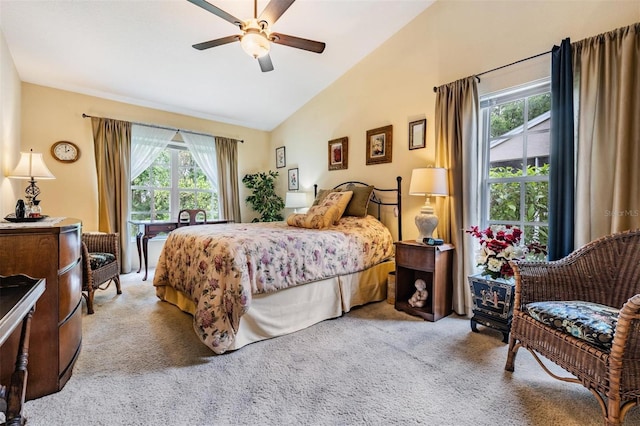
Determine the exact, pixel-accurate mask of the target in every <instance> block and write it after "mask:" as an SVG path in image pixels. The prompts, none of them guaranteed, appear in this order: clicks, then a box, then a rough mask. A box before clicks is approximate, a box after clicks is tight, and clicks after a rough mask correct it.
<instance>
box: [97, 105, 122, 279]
mask: <svg viewBox="0 0 640 426" xmlns="http://www.w3.org/2000/svg"><path fill="white" fill-rule="evenodd" d="M91 126H92V128H93V144H94V152H95V157H96V172H97V175H98V230H99V231H101V232H107V233H113V232H118V233H119V234H120V253H121V254H122V255H121V270H122V272H123V273H127V272H129V271H131V261H130V260H129V244H128V242H127V239H128V231H127V214H128V211H129V190H130V183H131V179H130V164H131V163H130V153H131V123H129V122H127V121H118V120H111V119H108V118H98V117H92V118H91Z"/></svg>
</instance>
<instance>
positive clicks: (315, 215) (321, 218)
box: [287, 206, 339, 229]
mask: <svg viewBox="0 0 640 426" xmlns="http://www.w3.org/2000/svg"><path fill="white" fill-rule="evenodd" d="M338 214H339V209H338V207H337V206H312V207H310V208H309V211H307V213H305V214H295V213H294V214H291V215H289V217H287V225H289V226H296V227H298V228H307V229H324V228H328V227H329V226H331V225H333V223H334V221H335V220H336V217H338Z"/></svg>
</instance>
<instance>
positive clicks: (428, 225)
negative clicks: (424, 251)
mask: <svg viewBox="0 0 640 426" xmlns="http://www.w3.org/2000/svg"><path fill="white" fill-rule="evenodd" d="M437 226H438V216H436V215H435V214H433V213H425V212H423V211H421V212H420V213H419V214H417V215H416V227H417V228H418V231H419V232H420V235H419V236H418V238H417V239H416V241H417V242H419V243H422V242H424V239H425V238H432V236H433V231H434V230H435V229H436V227H437Z"/></svg>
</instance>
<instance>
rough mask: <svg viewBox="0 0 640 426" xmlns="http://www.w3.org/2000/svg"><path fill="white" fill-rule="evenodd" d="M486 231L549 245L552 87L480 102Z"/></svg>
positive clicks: (520, 89)
mask: <svg viewBox="0 0 640 426" xmlns="http://www.w3.org/2000/svg"><path fill="white" fill-rule="evenodd" d="M480 108H481V140H482V158H483V164H482V180H481V202H482V217H481V223H482V224H483V227H487V226H490V225H515V226H518V227H519V228H520V229H522V230H523V231H524V232H523V243H524V244H530V243H539V244H540V245H543V246H546V245H547V241H548V229H549V219H548V218H549V149H550V111H551V83H550V81H549V80H548V79H545V80H543V81H537V82H534V83H531V84H529V85H525V86H521V87H518V88H514V89H510V90H505V91H501V92H499V93H492V94H489V95H486V96H484V97H482V98H481V99H480Z"/></svg>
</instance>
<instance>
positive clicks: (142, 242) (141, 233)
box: [129, 220, 231, 281]
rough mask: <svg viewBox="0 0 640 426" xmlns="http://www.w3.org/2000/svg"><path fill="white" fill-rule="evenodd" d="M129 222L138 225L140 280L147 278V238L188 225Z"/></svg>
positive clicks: (137, 243) (142, 221) (216, 222)
mask: <svg viewBox="0 0 640 426" xmlns="http://www.w3.org/2000/svg"><path fill="white" fill-rule="evenodd" d="M229 222H231V221H229V220H208V221H206V222H204V223H203V224H206V225H216V224H220V223H229ZM129 223H131V224H132V225H135V226H137V227H138V233H137V234H136V246H137V247H138V262H139V263H138V265H140V266H139V267H138V271H137V272H138V273H140V271H141V270H142V260H143V256H144V278H142V281H146V280H147V275H148V270H149V261H148V260H149V240H150V239H152V238H153V237H155V236H157V235H160V234H168V233H169V232H171V231H173V230H174V229H177V228H178V226H188V224H185V223H179V222H178V221H175V222H154V221H148V220H130V221H129Z"/></svg>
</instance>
